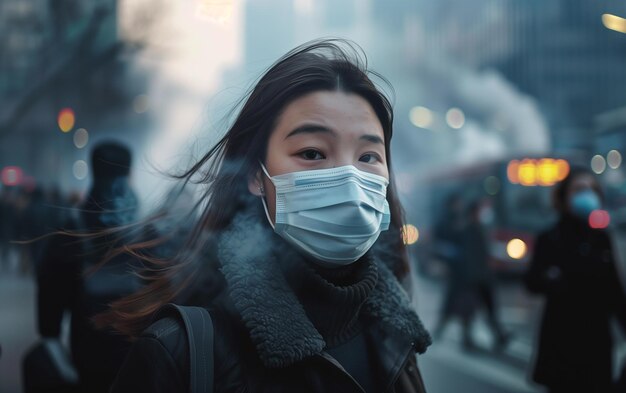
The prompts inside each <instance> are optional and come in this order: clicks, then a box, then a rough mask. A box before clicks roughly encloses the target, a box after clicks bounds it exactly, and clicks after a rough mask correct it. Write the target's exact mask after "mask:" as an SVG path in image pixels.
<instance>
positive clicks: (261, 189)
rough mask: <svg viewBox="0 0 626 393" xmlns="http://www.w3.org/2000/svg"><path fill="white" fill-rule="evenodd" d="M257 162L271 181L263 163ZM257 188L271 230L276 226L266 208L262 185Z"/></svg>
mask: <svg viewBox="0 0 626 393" xmlns="http://www.w3.org/2000/svg"><path fill="white" fill-rule="evenodd" d="M259 164H261V169H262V170H263V173H265V176H267V178H268V179H270V181H272V177H271V176H270V174H269V173H267V169H265V165H263V163H262V162H261V161H259ZM259 189H260V191H261V203H263V210H265V217H267V222H269V223H270V226H271V227H272V229H273V230H276V228H275V227H274V223H272V219H271V218H270V212H269V210H268V209H267V202H266V201H265V191H263V188H262V187H259Z"/></svg>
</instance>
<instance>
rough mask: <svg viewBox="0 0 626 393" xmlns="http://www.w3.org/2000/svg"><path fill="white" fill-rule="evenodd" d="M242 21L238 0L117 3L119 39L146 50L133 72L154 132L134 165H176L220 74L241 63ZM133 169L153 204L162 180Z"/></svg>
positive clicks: (141, 168) (142, 169) (145, 170)
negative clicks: (144, 85) (142, 77)
mask: <svg viewBox="0 0 626 393" xmlns="http://www.w3.org/2000/svg"><path fill="white" fill-rule="evenodd" d="M150 12H153V14H152V15H150ZM146 15H148V16H146ZM144 18H147V19H148V20H151V21H152V23H150V24H149V25H148V27H146V25H142V24H141V23H140V22H141V21H142V20H143V19H144ZM242 18H243V15H242V2H241V1H239V0H194V1H191V0H185V1H178V0H160V1H155V0H122V1H120V3H119V33H120V34H121V35H122V36H124V37H126V38H127V39H131V40H133V39H135V40H141V41H143V42H145V43H146V44H147V46H146V49H145V50H143V51H142V53H141V55H140V56H139V58H138V59H137V61H136V64H135V66H136V68H137V70H136V72H138V73H140V74H141V73H146V75H148V80H149V84H148V91H147V92H146V94H147V96H148V100H149V105H150V106H149V111H150V113H151V116H152V118H153V119H154V125H155V129H153V130H151V135H152V136H153V138H152V139H151V140H150V141H148V144H147V146H144V148H145V152H146V153H145V157H143V158H144V159H143V160H141V159H140V160H138V164H139V162H140V161H146V160H149V161H150V162H151V163H153V164H156V165H158V167H159V168H161V169H168V168H169V167H171V166H173V165H175V163H176V162H177V160H180V154H181V152H184V147H185V146H186V145H187V144H188V143H189V142H191V141H193V139H194V134H195V133H196V132H197V131H198V129H199V123H200V122H201V121H202V119H203V116H204V113H205V112H206V109H207V105H208V104H209V102H210V99H211V97H212V95H213V94H215V93H216V90H217V89H218V88H220V87H221V86H220V82H221V76H222V72H223V71H224V70H225V69H227V68H229V67H232V66H234V65H236V64H237V63H238V62H239V61H240V60H241V53H242V52H241V49H242V42H241V41H242ZM136 169H137V172H136V173H137V174H138V176H136V178H135V183H137V186H138V187H137V189H138V190H139V192H140V193H141V194H142V195H141V197H143V198H146V199H151V198H153V197H154V194H155V193H154V192H153V190H155V189H160V188H161V186H162V184H163V181H162V178H160V177H158V176H153V175H151V173H152V172H154V171H153V170H152V169H151V168H150V165H148V164H146V162H142V163H141V164H139V165H138V168H136ZM159 191H160V190H159ZM157 194H158V193H157Z"/></svg>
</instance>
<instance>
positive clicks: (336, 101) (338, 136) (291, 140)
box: [248, 91, 389, 221]
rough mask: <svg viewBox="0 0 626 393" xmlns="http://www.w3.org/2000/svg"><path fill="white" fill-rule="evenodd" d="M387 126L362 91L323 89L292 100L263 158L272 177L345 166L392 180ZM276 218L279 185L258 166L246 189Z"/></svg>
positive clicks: (280, 118) (273, 133) (273, 132)
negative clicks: (264, 197) (387, 150)
mask: <svg viewBox="0 0 626 393" xmlns="http://www.w3.org/2000/svg"><path fill="white" fill-rule="evenodd" d="M384 141H385V138H384V134H383V128H382V125H381V124H380V121H379V120H378V117H377V116H376V113H375V112H374V110H373V109H372V107H371V106H370V104H369V103H368V102H367V101H366V100H365V99H363V98H362V97H361V96H359V95H356V94H350V93H344V92H340V91H319V92H314V93H310V94H307V95H305V96H303V97H300V98H299V99H297V100H295V101H293V102H292V103H290V104H289V105H287V107H286V108H285V110H284V111H283V113H282V114H281V115H280V117H279V118H278V122H277V125H276V127H275V128H274V130H273V131H272V133H271V135H270V138H269V141H268V146H267V155H266V157H267V158H266V160H265V163H264V164H265V167H266V168H267V171H268V172H269V174H270V176H276V175H282V174H284V173H290V172H298V171H305V170H312V169H327V168H334V167H340V166H344V165H354V166H355V167H356V168H358V169H360V170H362V171H365V172H370V173H374V174H376V175H380V176H383V177H385V178H386V179H389V169H388V167H387V157H386V155H385V142H384ZM260 186H262V187H263V189H264V191H265V195H266V200H267V205H268V209H269V214H270V217H271V219H272V221H274V217H275V190H274V186H273V184H272V182H271V181H270V180H269V179H268V178H267V177H266V176H265V175H264V174H263V172H262V171H261V170H260V169H259V171H258V172H257V176H256V177H255V178H254V179H250V181H249V182H248V188H249V190H250V192H251V193H252V194H254V195H259V196H260V195H261V193H260V190H259V187H260Z"/></svg>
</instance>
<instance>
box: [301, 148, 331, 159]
mask: <svg viewBox="0 0 626 393" xmlns="http://www.w3.org/2000/svg"><path fill="white" fill-rule="evenodd" d="M299 154H300V157H302V158H304V159H305V160H323V159H324V158H326V157H324V155H323V154H322V153H320V152H319V151H317V150H313V149H308V150H304V151H302V152H300V153H299Z"/></svg>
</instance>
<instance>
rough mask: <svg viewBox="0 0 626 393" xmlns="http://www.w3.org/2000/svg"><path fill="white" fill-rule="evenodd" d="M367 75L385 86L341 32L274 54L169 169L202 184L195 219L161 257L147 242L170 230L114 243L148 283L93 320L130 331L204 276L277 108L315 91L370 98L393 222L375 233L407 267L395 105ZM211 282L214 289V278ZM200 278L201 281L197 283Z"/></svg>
mask: <svg viewBox="0 0 626 393" xmlns="http://www.w3.org/2000/svg"><path fill="white" fill-rule="evenodd" d="M370 76H373V77H376V78H377V79H379V80H380V81H382V82H383V83H384V84H385V85H386V86H387V87H388V88H390V89H391V85H390V84H389V82H387V81H386V79H385V78H383V77H382V76H380V75H379V74H377V73H375V72H373V71H370V70H368V69H367V59H366V57H365V55H364V53H363V52H362V50H361V49H360V48H359V47H358V46H356V45H355V44H353V43H351V42H348V41H345V40H340V39H324V40H315V41H311V42H308V43H306V44H303V45H302V46H299V47H297V48H295V49H293V50H291V51H290V52H288V53H287V54H285V55H284V56H283V57H281V58H280V59H279V60H278V61H277V62H275V63H274V64H273V65H272V66H271V67H270V68H269V69H268V70H267V71H266V72H265V73H264V74H263V75H262V76H261V78H260V79H259V80H258V82H257V83H256V85H254V87H253V88H252V89H251V90H250V91H249V92H248V93H247V94H246V95H245V96H244V97H243V98H242V99H241V101H239V103H238V105H237V106H236V107H235V108H238V107H240V108H241V109H240V111H239V113H238V114H237V116H236V117H235V119H234V121H233V122H232V125H231V126H230V128H229V129H228V131H227V132H226V133H225V135H224V137H222V138H221V139H220V140H219V142H217V144H215V146H213V147H212V148H211V149H210V150H209V151H208V152H206V154H204V156H203V157H201V158H200V159H199V160H198V161H197V162H195V163H194V164H193V165H192V166H191V167H190V168H188V169H187V170H185V171H184V172H183V173H181V174H179V175H176V176H175V177H176V178H178V179H179V180H180V181H181V184H182V186H181V189H182V188H184V186H185V185H187V184H188V183H189V184H193V183H196V184H200V185H201V186H202V187H203V192H202V196H201V197H200V198H199V201H198V202H197V203H196V204H195V205H194V208H195V209H196V211H197V212H198V213H197V214H196V215H195V216H194V215H193V214H189V216H188V217H194V221H193V225H191V226H189V224H188V223H187V226H188V228H187V229H186V231H185V236H184V237H185V241H184V242H182V243H179V244H177V245H176V247H177V250H176V251H175V252H173V253H172V254H171V255H169V256H167V258H156V257H154V255H153V254H154V253H151V252H149V251H148V252H146V250H149V249H150V248H154V247H156V246H163V245H164V244H167V243H168V241H169V240H171V238H172V236H173V235H172V234H173V233H175V232H176V231H171V232H168V234H166V235H164V236H162V237H160V238H155V239H152V240H149V241H143V242H136V243H134V244H126V245H124V246H123V247H118V248H117V249H116V250H114V252H113V254H112V255H114V254H115V253H121V252H125V253H130V254H132V255H133V256H134V257H137V258H141V259H142V260H143V261H144V266H145V269H143V271H142V272H140V273H139V274H140V276H141V277H143V278H144V279H146V280H147V284H146V286H145V287H144V288H143V289H142V290H141V291H140V292H138V293H135V294H133V295H131V296H128V297H126V298H123V299H121V300H119V301H116V302H114V303H113V304H112V305H111V307H110V310H109V311H108V312H106V313H104V314H101V315H99V316H97V317H96V318H95V322H96V324H97V325H99V326H107V325H108V326H112V327H113V328H114V329H115V330H117V331H119V332H121V333H123V334H126V335H129V336H131V337H136V336H137V335H138V334H139V333H141V331H142V330H144V329H145V328H146V327H147V326H148V325H149V323H150V322H151V320H152V318H153V316H154V313H155V311H157V310H158V309H159V307H161V306H162V305H163V304H166V303H168V302H173V301H174V302H175V301H184V300H181V299H184V298H185V296H189V294H190V293H193V291H194V288H195V287H197V284H198V282H199V280H200V278H199V277H204V278H206V274H202V272H203V271H204V272H206V271H207V270H208V271H216V269H217V267H218V262H217V260H216V258H211V257H209V258H207V257H205V256H204V255H203V254H204V253H205V252H206V250H207V249H210V248H212V247H214V244H212V242H213V241H214V239H215V235H216V234H217V233H219V231H221V230H223V229H224V228H226V227H227V226H228V225H229V224H230V222H231V220H232V219H233V217H234V215H235V214H236V213H237V212H238V211H240V210H241V209H243V207H244V206H245V204H246V203H249V202H247V201H249V199H250V193H249V191H248V188H247V184H248V179H250V178H252V177H254V176H255V174H256V173H257V171H258V169H259V164H258V163H259V161H261V162H265V157H266V154H267V146H268V140H269V137H270V134H271V132H272V131H273V129H274V128H275V126H276V124H277V121H278V119H279V116H280V115H281V113H282V112H283V111H284V109H285V108H286V107H287V105H289V104H290V103H291V102H293V101H294V100H296V99H298V98H299V97H302V96H304V95H306V94H309V93H312V92H316V91H342V92H346V93H351V94H357V95H359V96H360V97H362V98H364V99H365V100H366V101H367V102H368V103H369V104H370V105H371V107H372V108H373V110H374V111H375V113H376V115H377V117H378V120H379V121H380V123H381V125H382V128H383V133H384V140H385V150H386V156H387V165H388V167H389V173H390V182H389V186H388V188H387V200H388V202H389V207H390V210H391V227H390V230H389V231H388V233H386V234H385V233H383V235H384V236H383V235H381V240H379V242H382V241H383V240H382V239H383V238H386V239H385V242H386V244H391V246H390V247H391V249H392V253H393V255H394V257H395V259H394V262H393V263H392V265H393V270H394V273H395V274H396V276H397V277H398V278H399V279H401V278H404V276H405V275H406V274H407V272H408V256H407V253H406V248H405V246H404V244H403V242H402V237H401V229H402V224H403V221H404V212H403V210H402V206H401V205H400V201H399V199H398V195H397V193H396V186H395V183H394V177H393V172H392V171H391V154H390V142H391V136H392V123H393V109H392V105H391V102H390V100H389V99H388V98H387V96H386V94H385V93H384V92H383V91H382V90H381V89H379V88H378V87H377V85H375V84H374V83H373V82H372V80H371V79H370ZM391 91H393V90H392V89H391ZM259 203H260V202H259ZM162 213H163V212H162ZM159 217H162V215H161V216H159V215H158V214H157V215H156V216H155V217H153V218H152V219H151V223H155V222H158V221H159ZM388 249H389V247H387V250H386V251H385V254H387V255H389V253H390V252H389V250H388ZM151 255H152V256H151ZM110 257H111V255H110V256H109V258H110ZM109 258H105V261H103V263H105V262H106V259H109ZM214 276H219V275H218V274H214ZM213 284H214V285H215V290H216V291H217V290H218V286H219V284H218V282H217V281H214V283H213ZM206 285H207V284H206V282H203V284H202V286H203V287H206Z"/></svg>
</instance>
